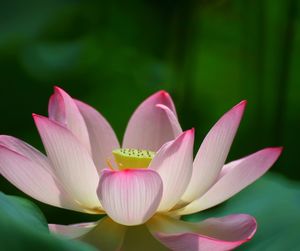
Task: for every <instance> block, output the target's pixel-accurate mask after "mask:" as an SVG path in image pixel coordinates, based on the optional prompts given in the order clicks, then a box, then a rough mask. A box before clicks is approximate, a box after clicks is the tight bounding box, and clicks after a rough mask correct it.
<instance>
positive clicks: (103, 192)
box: [98, 169, 163, 226]
mask: <svg viewBox="0 0 300 251" xmlns="http://www.w3.org/2000/svg"><path fill="white" fill-rule="evenodd" d="M162 191H163V186H162V180H161V178H160V176H159V175H158V174H157V173H156V172H155V171H153V170H149V169H125V170H123V171H112V170H109V169H104V170H103V171H102V174H101V176H100V181H99V187H98V196H99V199H100V201H101V204H102V205H103V208H104V209H105V211H106V213H107V214H108V215H109V216H110V217H111V218H112V219H113V220H114V221H115V222H118V223H120V224H123V225H128V226H132V225H139V224H142V223H144V222H146V221H147V220H149V218H150V217H151V216H152V215H153V214H154V213H155V211H156V209H157V207H158V205H159V203H160V200H161V197H162Z"/></svg>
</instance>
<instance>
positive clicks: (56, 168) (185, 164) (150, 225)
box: [0, 87, 281, 251]
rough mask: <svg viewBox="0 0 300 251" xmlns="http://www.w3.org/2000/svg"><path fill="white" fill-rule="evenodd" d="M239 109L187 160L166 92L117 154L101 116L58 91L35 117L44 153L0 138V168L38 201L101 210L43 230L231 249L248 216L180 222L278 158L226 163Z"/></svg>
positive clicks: (142, 112)
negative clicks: (89, 219) (94, 217)
mask: <svg viewBox="0 0 300 251" xmlns="http://www.w3.org/2000/svg"><path fill="white" fill-rule="evenodd" d="M245 106H246V101H242V102H241V103H239V104H237V105H236V106H234V107H233V108H232V109H231V110H229V111H228V112H227V113H225V114H224V115H223V116H222V117H221V118H220V120H219V121H218V122H217V123H216V124H215V125H214V126H213V127H212V129H211V130H210V131H209V133H208V134H207V136H206V137H205V139H204V140H203V142H202V144H201V146H200V148H199V150H198V153H197V155H196V157H195V159H194V160H193V145H194V129H191V130H187V131H184V132H183V131H182V129H181V126H180V124H179V122H178V119H177V114H176V110H175V107H174V104H173V101H172V99H171V97H170V96H169V94H168V93H167V92H165V91H159V92H157V93H155V94H153V95H152V96H150V97H149V98H148V99H146V100H145V101H144V102H143V103H142V104H141V105H140V106H139V107H138V108H137V109H136V111H135V112H134V113H133V115H132V117H131V119H130V121H129V123H128V126H127V129H126V132H125V135H124V139H123V143H122V148H120V145H119V142H118V140H117V137H116V135H115V133H114V131H113V129H112V128H111V126H110V125H109V123H108V122H107V121H106V120H105V118H103V116H102V115H101V114H100V113H98V112H97V111H96V110H95V109H94V108H92V107H90V106H89V105H87V104H85V103H82V102H81V101H78V100H75V99H72V98H71V97H70V96H69V95H68V94H67V93H66V92H65V91H63V90H62V89H60V88H58V87H56V88H55V92H54V94H53V95H52V96H51V98H50V101H49V117H44V116H40V115H36V114H33V118H34V121H35V124H36V126H37V129H38V131H39V134H40V136H41V139H42V141H43V144H44V147H45V150H46V153H47V155H46V156H45V155H44V154H42V153H41V152H39V151H38V150H36V149H35V148H33V147H31V146H29V145H28V144H26V143H24V142H23V141H21V140H19V139H16V138H14V137H11V136H5V135H2V136H0V171H1V174H2V175H3V176H4V177H5V178H6V179H7V180H9V181H10V182H11V183H13V184H14V185H15V186H16V187H18V188H19V189H20V190H22V191H23V192H25V193H26V194H28V195H29V196H31V197H33V198H35V199H37V200H39V201H41V202H44V203H46V204H49V205H53V206H56V207H61V208H66V209H70V210H75V211H79V212H83V213H89V214H106V215H107V216H104V217H103V218H102V219H100V220H99V221H98V222H94V223H82V224H76V225H67V226H63V225H54V224H50V225H49V229H50V230H51V231H52V232H55V233H59V234H62V235H65V236H67V237H69V238H72V239H79V240H82V241H86V242H88V243H90V244H92V245H94V246H95V247H97V248H99V249H101V250H137V249H134V247H135V245H138V244H139V245H141V244H142V246H143V250H147V248H148V249H149V250H165V249H166V248H167V249H170V250H175V251H187V250H189V251H194V250H201V251H203V250H214V251H216V250H217V251H218V250H231V249H234V248H235V247H237V246H239V245H241V244H242V243H244V242H246V241H248V240H250V239H251V238H252V236H253V235H254V233H255V231H256V221H255V219H254V218H253V217H251V216H250V215H246V214H236V215H230V216H225V217H222V218H210V219H207V220H204V221H202V222H198V223H191V222H185V221H182V220H180V217H181V216H182V215H187V214H192V213H196V212H199V211H202V210H205V209H208V208H211V207H213V206H216V205H218V204H219V203H221V202H223V201H225V200H227V199H228V198H230V197H231V196H233V195H235V194H236V193H238V192H239V191H241V190H242V189H243V188H245V187H246V186H248V185H249V184H250V183H252V182H254V181H255V180H256V179H258V178H259V177H260V176H262V175H263V174H264V173H265V172H266V171H267V170H268V169H269V168H270V167H271V166H272V165H273V163H274V162H275V161H276V160H277V158H278V157H279V155H280V153H281V148H279V147H274V148H265V149H263V150H260V151H258V152H256V153H254V154H252V155H249V156H247V157H245V158H242V159H239V160H236V161H233V162H230V163H228V164H226V165H224V163H225V161H226V158H227V155H228V152H229V149H230V146H231V144H232V141H233V138H234V136H235V134H236V131H237V128H238V126H239V124H240V120H241V118H242V115H243V112H244V109H245ZM138 149H142V150H138ZM128 163H129V164H128ZM151 236H153V237H154V238H152V237H151Z"/></svg>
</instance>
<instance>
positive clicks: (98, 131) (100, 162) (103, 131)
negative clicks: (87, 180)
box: [76, 101, 120, 171]
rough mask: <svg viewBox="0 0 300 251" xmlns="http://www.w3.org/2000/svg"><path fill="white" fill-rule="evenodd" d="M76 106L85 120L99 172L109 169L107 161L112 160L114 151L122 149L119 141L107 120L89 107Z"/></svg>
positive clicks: (77, 102) (78, 104) (81, 103)
mask: <svg viewBox="0 0 300 251" xmlns="http://www.w3.org/2000/svg"><path fill="white" fill-rule="evenodd" d="M76 104H77V106H78V108H79V110H80V112H81V114H82V116H83V118H84V120H85V123H86V126H87V129H88V132H89V137H90V142H91V146H92V156H93V160H94V163H95V165H96V167H97V170H98V171H100V170H102V169H103V168H105V167H107V164H106V161H107V159H111V158H112V151H113V150H114V149H117V148H120V145H119V142H118V139H117V137H116V135H115V133H114V131H113V129H112V128H111V126H110V124H109V123H108V122H107V121H106V119H105V118H104V117H103V116H102V115H101V114H100V113H99V112H97V111H96V110H95V109H94V108H92V107H90V106H89V105H87V104H85V103H83V102H80V101H76Z"/></svg>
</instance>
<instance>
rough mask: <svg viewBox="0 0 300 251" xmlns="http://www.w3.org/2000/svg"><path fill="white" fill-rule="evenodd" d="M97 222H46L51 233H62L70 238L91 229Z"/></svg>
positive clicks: (79, 235)
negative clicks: (68, 223) (67, 223)
mask: <svg viewBox="0 0 300 251" xmlns="http://www.w3.org/2000/svg"><path fill="white" fill-rule="evenodd" d="M96 225H97V222H88V223H79V224H71V225H57V224H48V227H49V230H50V231H51V232H52V233H55V234H59V235H63V236H65V237H68V238H70V239H75V238H79V237H81V236H83V235H85V234H86V233H88V232H89V231H91V230H92V229H93V228H94V227H95V226H96Z"/></svg>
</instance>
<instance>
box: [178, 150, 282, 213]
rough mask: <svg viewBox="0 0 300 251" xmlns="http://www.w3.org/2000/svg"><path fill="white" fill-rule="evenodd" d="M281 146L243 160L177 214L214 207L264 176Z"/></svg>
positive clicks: (276, 157)
mask: <svg viewBox="0 0 300 251" xmlns="http://www.w3.org/2000/svg"><path fill="white" fill-rule="evenodd" d="M281 151H282V149H281V148H279V147H278V148H266V149H264V150H261V151H259V152H256V153H254V154H252V155H250V156H248V157H246V158H244V159H242V160H241V161H239V162H237V163H238V164H237V165H236V166H235V167H234V168H232V169H231V170H230V171H229V172H228V173H226V174H225V175H224V176H222V177H221V178H220V179H219V180H218V181H217V182H216V184H214V185H213V186H212V187H211V188H210V189H209V190H208V191H207V192H206V193H205V194H204V195H203V196H202V197H200V198H199V199H197V200H195V201H193V202H191V203H190V204H189V205H187V206H186V207H184V208H182V209H179V210H177V211H175V213H176V214H180V215H183V214H192V213H195V212H199V211H202V210H205V209H207V208H210V207H213V206H215V205H217V204H219V203H221V202H223V201H225V200H227V199H228V198H230V197H231V196H233V195H235V194H236V193H238V192H239V191H241V190H242V189H243V188H245V187H246V186H248V185H249V184H251V183H252V182H254V181H255V180H257V179H258V178H259V177H260V176H262V175H263V174H264V173H265V172H266V171H267V170H268V169H269V168H270V167H271V166H272V165H273V164H274V163H275V161H276V160H277V159H278V157H279V155H280V154H281Z"/></svg>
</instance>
